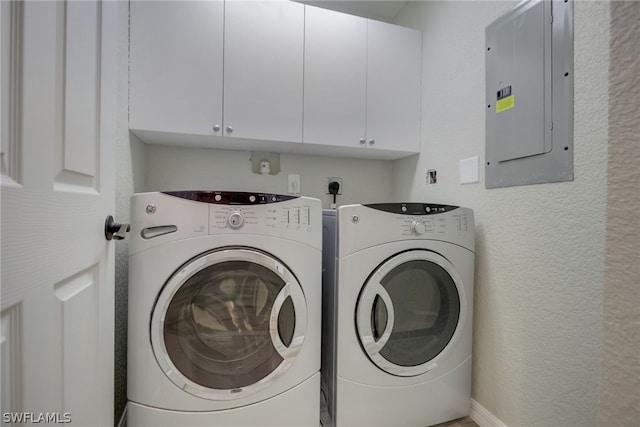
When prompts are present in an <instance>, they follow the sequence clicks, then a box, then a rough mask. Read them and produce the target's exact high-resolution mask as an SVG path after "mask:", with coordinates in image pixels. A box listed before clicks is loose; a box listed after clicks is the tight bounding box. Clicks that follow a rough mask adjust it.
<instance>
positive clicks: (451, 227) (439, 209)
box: [338, 203, 475, 256]
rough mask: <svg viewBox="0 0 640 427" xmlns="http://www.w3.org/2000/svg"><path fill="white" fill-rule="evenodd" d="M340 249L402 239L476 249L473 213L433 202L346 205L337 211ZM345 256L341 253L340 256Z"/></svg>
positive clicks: (353, 248)
mask: <svg viewBox="0 0 640 427" xmlns="http://www.w3.org/2000/svg"><path fill="white" fill-rule="evenodd" d="M338 224H339V225H338V228H339V233H340V241H341V242H342V243H341V247H342V249H343V250H344V251H346V252H347V253H350V252H353V251H356V250H360V249H363V248H366V247H371V246H375V245H379V244H384V243H388V242H394V241H401V240H420V239H422V240H440V241H444V242H450V243H454V244H457V245H460V246H463V247H465V248H467V249H469V250H472V251H473V250H474V247H475V227H474V218H473V211H472V210H471V209H468V208H463V207H459V206H449V205H438V204H432V203H386V204H371V205H347V206H342V207H340V208H339V209H338ZM342 255H344V254H341V256H342Z"/></svg>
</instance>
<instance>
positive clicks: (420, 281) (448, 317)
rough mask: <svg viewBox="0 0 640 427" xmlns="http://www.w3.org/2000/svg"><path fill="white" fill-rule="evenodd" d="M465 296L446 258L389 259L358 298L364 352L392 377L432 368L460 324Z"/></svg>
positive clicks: (409, 255)
mask: <svg viewBox="0 0 640 427" xmlns="http://www.w3.org/2000/svg"><path fill="white" fill-rule="evenodd" d="M464 295H465V294H464V289H463V288H462V282H461V280H460V279H459V277H458V274H457V273H456V271H455V269H454V267H453V265H452V264H451V263H450V262H449V261H447V260H446V259H445V258H444V257H442V256H440V255H438V254H436V253H434V252H430V251H426V250H411V251H407V252H403V253H400V254H398V255H395V256H393V257H391V258H390V259H388V260H386V261H385V262H383V263H382V264H381V265H379V266H378V267H377V268H376V270H375V271H374V272H373V274H372V275H371V276H370V277H369V279H368V280H367V282H366V283H365V285H364V286H363V288H362V291H361V293H360V297H359V299H358V304H357V307H356V326H357V330H358V337H359V339H360V343H361V345H362V348H363V349H364V351H365V352H366V353H367V355H368V356H369V358H370V359H371V361H372V362H373V363H374V364H376V365H377V366H378V367H379V368H380V369H382V370H384V371H386V372H388V373H390V374H393V375H398V376H406V377H409V376H416V375H421V374H424V373H425V372H428V371H430V370H432V369H433V368H435V367H436V366H437V357H438V355H439V354H441V353H442V352H443V350H444V349H445V348H446V347H447V345H448V344H449V343H450V342H451V341H452V340H454V338H455V334H456V331H457V330H458V329H459V328H458V325H459V324H461V323H462V322H463V321H464V313H465V307H466V299H465V296H464Z"/></svg>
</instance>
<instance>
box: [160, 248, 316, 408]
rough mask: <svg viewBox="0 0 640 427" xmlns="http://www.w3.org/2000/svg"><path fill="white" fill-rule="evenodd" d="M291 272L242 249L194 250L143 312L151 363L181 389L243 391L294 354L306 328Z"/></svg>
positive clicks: (271, 375) (213, 395)
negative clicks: (148, 329)
mask: <svg viewBox="0 0 640 427" xmlns="http://www.w3.org/2000/svg"><path fill="white" fill-rule="evenodd" d="M306 319H307V313H306V302H305V299H304V294H303V292H302V288H301V287H300V284H299V283H298V281H297V279H296V278H295V276H294V275H293V273H291V272H290V271H289V269H287V267H286V266H284V265H283V264H282V263H280V262H279V261H278V260H276V259H275V258H273V257H271V256H269V255H268V254H266V253H263V252H260V251H257V250H252V249H246V248H226V249H222V250H215V251H212V252H207V253H205V254H202V255H200V256H198V257H196V258H194V259H192V260H191V261H189V262H188V263H186V264H185V265H184V266H182V267H181V268H180V269H179V270H178V271H176V272H175V273H174V274H173V276H171V278H170V279H169V280H168V281H167V283H166V284H165V286H164V287H163V289H162V291H161V293H160V295H159V297H158V300H157V302H156V305H155V308H154V311H153V314H152V319H151V343H152V347H153V351H154V354H155V357H156V360H157V361H158V363H159V365H160V366H161V367H162V369H163V371H164V372H165V374H166V375H167V376H168V377H169V379H170V380H171V381H173V383H174V384H176V385H177V386H178V387H180V388H181V389H183V390H185V391H187V392H189V393H191V394H193V395H196V396H199V397H203V398H207V399H212V400H230V399H236V398H241V397H245V396H247V395H249V394H252V393H255V392H257V391H259V390H261V389H263V388H264V387H266V386H268V385H269V384H270V383H271V382H273V381H274V380H275V379H276V378H278V377H279V376H280V375H282V374H283V373H284V372H285V371H286V370H287V368H288V367H289V366H290V365H291V363H292V362H293V360H295V358H296V356H297V354H298V352H299V351H300V348H301V347H302V343H303V341H304V334H305V331H306Z"/></svg>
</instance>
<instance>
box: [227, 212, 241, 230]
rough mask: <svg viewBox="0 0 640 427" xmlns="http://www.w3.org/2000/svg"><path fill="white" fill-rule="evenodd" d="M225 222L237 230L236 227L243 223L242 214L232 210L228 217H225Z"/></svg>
mask: <svg viewBox="0 0 640 427" xmlns="http://www.w3.org/2000/svg"><path fill="white" fill-rule="evenodd" d="M227 224H229V227H230V228H233V229H234V230H237V229H238V228H240V227H242V226H243V225H244V216H243V215H242V213H240V212H234V213H232V214H231V215H229V218H228V219H227Z"/></svg>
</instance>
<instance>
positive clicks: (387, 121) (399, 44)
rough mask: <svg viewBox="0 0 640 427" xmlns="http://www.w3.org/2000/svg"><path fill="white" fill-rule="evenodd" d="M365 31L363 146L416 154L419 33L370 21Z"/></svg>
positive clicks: (419, 69)
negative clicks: (366, 41) (366, 49)
mask: <svg viewBox="0 0 640 427" xmlns="http://www.w3.org/2000/svg"><path fill="white" fill-rule="evenodd" d="M368 28H369V32H368V46H369V47H368V57H367V63H368V66H367V147H368V148H369V147H371V148H381V149H383V148H384V149H389V150H402V151H413V152H418V151H420V98H421V83H420V82H421V68H422V59H421V58H422V53H421V49H422V36H421V33H420V32H419V31H416V30H413V29H410V28H405V27H399V26H396V25H390V24H386V23H383V22H377V21H371V20H369V21H368ZM372 140H373V141H374V142H373V143H371V142H372Z"/></svg>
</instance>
